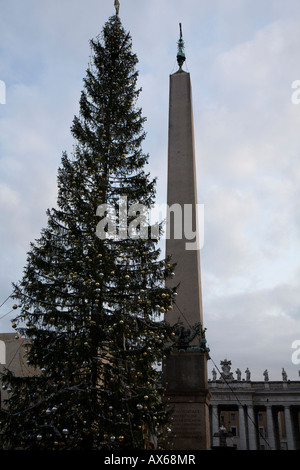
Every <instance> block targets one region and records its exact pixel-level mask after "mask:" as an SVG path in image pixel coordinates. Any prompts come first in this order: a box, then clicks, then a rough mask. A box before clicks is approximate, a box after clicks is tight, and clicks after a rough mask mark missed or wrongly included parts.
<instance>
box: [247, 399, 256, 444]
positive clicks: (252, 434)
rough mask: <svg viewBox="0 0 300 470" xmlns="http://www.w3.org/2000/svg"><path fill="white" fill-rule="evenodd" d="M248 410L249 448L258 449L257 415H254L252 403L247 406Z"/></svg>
mask: <svg viewBox="0 0 300 470" xmlns="http://www.w3.org/2000/svg"><path fill="white" fill-rule="evenodd" d="M247 412H248V417H247V425H248V437H249V450H257V440H256V428H255V417H254V409H253V406H252V405H248V406H247Z"/></svg>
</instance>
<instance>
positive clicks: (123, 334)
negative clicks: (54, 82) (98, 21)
mask: <svg viewBox="0 0 300 470" xmlns="http://www.w3.org/2000/svg"><path fill="white" fill-rule="evenodd" d="M91 51H92V53H91V63H90V64H89V67H88V70H87V74H86V78H85V79H84V87H83V91H82V94H81V98H80V110H79V113H78V114H79V115H78V117H77V116H76V117H75V118H74V120H73V124H72V127H71V131H72V135H73V137H74V140H75V143H74V149H73V152H72V154H70V155H68V154H67V153H66V152H65V153H63V156H62V161H61V166H60V168H59V170H58V198H57V207H56V208H53V209H51V210H48V211H47V214H48V223H47V226H46V227H45V228H44V229H43V230H42V231H41V236H40V238H39V239H38V240H36V241H35V242H34V243H31V246H30V251H29V253H28V258H27V264H26V266H25V269H24V277H23V279H22V280H21V281H20V282H19V283H17V284H14V294H13V296H14V298H15V299H16V300H15V301H16V304H15V306H14V307H15V308H16V312H17V315H16V318H15V319H14V320H13V325H12V326H13V328H15V329H16V332H17V333H19V334H20V335H21V336H23V337H25V338H26V340H27V341H26V342H27V346H26V347H27V349H26V360H27V363H28V365H29V366H30V368H31V370H32V371H33V373H32V374H30V375H28V376H27V377H16V376H14V375H13V374H12V373H11V372H10V371H8V370H6V371H5V373H4V374H3V377H2V382H3V383H4V387H7V388H9V389H10V392H9V398H8V400H7V403H6V405H5V408H4V409H3V410H2V411H1V428H0V439H1V441H2V446H3V447H4V448H6V449H27V450H30V449H42V450H55V449H66V450H69V449H116V450H118V449H143V448H147V446H148V445H149V442H150V441H151V439H152V438H153V439H157V438H158V437H159V436H160V434H162V433H164V430H165V429H166V426H168V423H169V416H168V413H167V411H166V404H165V401H164V399H163V387H162V381H161V372H160V369H159V367H158V364H159V363H160V361H162V359H163V357H164V355H166V354H168V352H169V347H167V345H169V344H172V342H171V341H170V338H171V339H172V335H174V333H173V329H174V328H173V329H172V328H171V327H170V326H169V324H168V323H167V322H165V321H164V320H162V317H161V315H162V313H163V312H165V311H166V310H168V309H169V310H171V309H172V302H173V300H174V295H176V292H175V290H170V289H168V288H166V287H165V280H166V279H167V278H168V277H170V276H171V275H172V272H173V266H172V265H171V264H170V262H169V260H166V259H162V257H161V253H160V250H159V249H158V244H157V241H158V238H159V237H160V236H161V231H162V227H161V225H160V224H159V225H157V226H156V227H155V230H153V228H152V229H151V228H150V227H148V226H147V224H146V223H145V220H146V218H147V214H146V212H147V211H145V209H150V208H151V207H152V205H153V204H154V201H155V185H156V181H155V179H151V178H150V175H149V174H148V173H146V172H145V165H146V163H147V161H148V155H146V154H144V153H143V151H142V142H143V140H144V139H145V132H144V130H143V124H144V121H145V118H144V117H143V116H142V112H141V109H140V108H138V107H137V98H138V96H139V93H140V89H138V87H137V80H138V72H137V70H136V65H137V57H136V55H135V54H134V53H133V52H132V40H131V37H130V35H129V34H128V33H127V32H126V31H125V30H124V28H123V26H122V24H121V21H120V18H119V16H118V15H115V16H112V17H111V18H109V20H108V21H107V23H106V24H105V25H104V28H103V31H102V33H101V34H100V35H99V36H98V37H97V38H96V39H94V40H92V41H91ZM124 211H125V212H124ZM125 213H126V214H127V217H125V216H124V214H125ZM153 234H155V237H156V239H154V238H155V237H154V235H153Z"/></svg>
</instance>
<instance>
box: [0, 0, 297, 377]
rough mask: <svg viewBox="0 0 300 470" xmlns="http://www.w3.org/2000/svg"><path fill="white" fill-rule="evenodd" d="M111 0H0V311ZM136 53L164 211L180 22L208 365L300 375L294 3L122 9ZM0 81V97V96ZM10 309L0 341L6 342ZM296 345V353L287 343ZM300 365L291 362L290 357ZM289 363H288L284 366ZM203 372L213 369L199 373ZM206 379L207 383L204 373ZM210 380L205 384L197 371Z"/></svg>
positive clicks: (42, 207)
mask: <svg viewBox="0 0 300 470" xmlns="http://www.w3.org/2000/svg"><path fill="white" fill-rule="evenodd" d="M113 3H114V2H113V0H84V1H83V0H42V1H41V0H10V1H9V2H7V1H4V0H0V57H1V60H0V80H1V82H0V102H1V104H0V240H1V244H0V260H1V269H0V305H1V304H2V302H4V301H5V299H6V298H7V297H8V296H9V295H10V294H11V290H12V288H11V283H12V282H13V281H17V280H19V279H20V278H21V276H22V270H23V267H24V265H25V263H26V253H27V251H28V249H29V244H30V241H33V240H34V239H35V238H38V237H39V235H40V230H41V228H42V227H43V226H45V224H46V215H45V212H46V209H47V208H48V207H52V206H54V205H55V204H56V195H57V187H56V176H57V168H58V166H59V165H60V160H61V155H62V151H64V150H67V151H68V152H70V151H72V145H73V140H72V137H71V134H70V126H71V124H72V120H73V116H74V114H77V111H78V101H79V97H80V92H81V89H82V79H83V78H84V76H85V71H86V68H87V65H88V61H89V55H90V47H89V40H90V39H91V38H93V37H95V36H96V35H97V34H98V33H99V32H100V31H101V29H102V27H103V25H104V23H105V21H106V20H107V19H108V17H109V16H111V15H112V14H113V13H114V6H113ZM120 3H121V8H120V15H121V19H122V22H123V25H124V27H125V28H126V29H127V30H128V31H130V33H131V36H132V39H133V48H134V51H135V52H136V53H137V55H138V58H139V65H138V69H139V72H140V79H139V80H140V85H141V86H142V88H143V91H142V94H141V97H140V103H139V104H140V106H141V107H142V108H143V113H144V115H145V116H147V118H148V121H147V125H146V131H147V139H146V141H145V145H144V149H145V151H146V152H149V154H150V168H151V171H152V173H153V176H158V189H157V201H158V202H166V176H167V175H166V168H167V144H168V142H167V130H168V92H169V75H170V74H172V73H173V72H175V71H176V69H177V67H176V43H177V40H178V36H179V27H178V23H179V22H181V23H182V27H183V35H184V40H185V46H186V55H187V62H186V65H185V68H186V70H187V71H188V72H190V74H191V79H192V85H193V103H194V120H195V141H196V142H195V144H196V158H197V178H198V202H199V204H204V213H205V227H204V228H205V238H204V245H203V248H202V249H201V253H200V256H201V271H202V283H203V305H204V321H205V327H206V328H207V339H208V343H209V346H210V349H211V356H212V359H213V361H214V362H215V363H216V364H217V365H218V366H219V364H220V361H221V360H223V359H224V358H225V357H227V358H228V359H230V360H231V361H232V370H233V372H234V371H235V370H236V368H237V367H239V368H240V369H241V371H242V374H243V375H242V376H243V377H244V376H245V374H244V371H245V369H246V368H247V367H249V368H250V370H251V372H252V378H253V379H259V380H262V379H263V375H262V374H263V371H264V370H265V369H268V370H269V375H270V380H276V379H279V380H280V379H281V369H282V367H284V368H285V370H286V371H287V373H288V378H289V379H291V380H297V379H298V378H299V377H298V370H299V369H300V364H294V363H293V361H292V353H293V352H295V349H293V348H292V344H293V342H295V341H296V340H299V345H300V256H299V255H300V249H299V235H300V211H299V200H300V165H299V157H300V104H297V103H298V100H299V97H300V93H299V94H297V89H295V88H292V84H293V83H294V82H295V81H296V80H300V60H299V47H300V3H299V0H263V1H261V0H209V1H207V0H186V1H185V2H182V1H181V0H151V1H150V0H140V1H137V0H120ZM4 84H5V93H4ZM9 311H10V302H9V301H8V302H6V303H5V304H4V305H3V306H2V307H1V308H0V317H1V318H0V331H1V332H11V331H12V329H11V326H10V319H11V318H12V314H9ZM298 347H299V346H298ZM295 356H296V358H297V357H298V358H299V359H300V352H299V355H298V356H297V354H296V355H295ZM294 362H295V361H294ZM212 367H213V363H212V361H210V363H209V371H210V370H211V369H212ZM209 373H210V372H209ZM209 376H210V375H209Z"/></svg>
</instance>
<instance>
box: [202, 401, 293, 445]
mask: <svg viewBox="0 0 300 470" xmlns="http://www.w3.org/2000/svg"><path fill="white" fill-rule="evenodd" d="M230 409H231V410H232V411H234V412H235V413H236V412H238V413H237V416H238V422H237V430H238V431H237V435H236V436H235V437H234V439H232V441H234V443H235V445H236V446H237V449H238V450H260V449H262V448H264V449H266V450H280V449H282V448H285V449H287V450H298V449H300V430H299V413H300V407H299V406H293V405H292V404H291V403H289V404H280V405H277V404H271V403H266V404H265V405H257V406H255V405H253V404H252V403H247V404H245V405H242V404H235V405H231V406H230V405H229V404H228V403H226V404H225V403H223V404H222V403H219V404H217V403H212V404H211V405H210V423H211V442H212V446H218V445H219V439H218V437H214V434H215V433H217V432H218V430H219V428H220V426H221V424H222V423H221V421H220V414H221V412H222V411H229V410H230ZM263 412H264V413H265V418H264V424H265V429H264V431H265V433H262V432H261V428H262V427H261V426H259V422H258V414H259V413H263ZM280 412H281V413H280ZM227 431H230V429H227Z"/></svg>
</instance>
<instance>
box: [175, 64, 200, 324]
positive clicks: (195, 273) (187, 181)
mask: <svg viewBox="0 0 300 470" xmlns="http://www.w3.org/2000/svg"><path fill="white" fill-rule="evenodd" d="M169 105H170V107H169V148H168V192H167V203H168V210H169V212H168V216H167V240H166V254H167V256H168V255H171V256H172V261H174V262H175V263H176V264H177V265H176V270H175V278H174V279H173V280H172V283H171V284H177V283H180V286H179V289H178V295H177V298H176V305H174V310H173V312H172V315H170V316H169V317H168V321H170V322H172V323H174V322H176V321H177V320H178V319H180V321H181V322H182V323H183V324H184V325H185V326H186V327H188V326H193V325H195V324H196V323H197V322H201V324H202V323H203V314H202V292H201V274H200V254H199V249H198V248H199V230H198V228H199V227H198V221H197V213H198V211H197V188H196V165H195V149H194V126H193V108H192V88H191V81H190V74H189V73H186V72H184V71H182V70H179V71H178V72H176V73H174V74H173V75H171V76H170V103H169ZM196 234H197V238H196ZM197 243H198V246H197ZM170 317H172V319H171V318H170Z"/></svg>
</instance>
